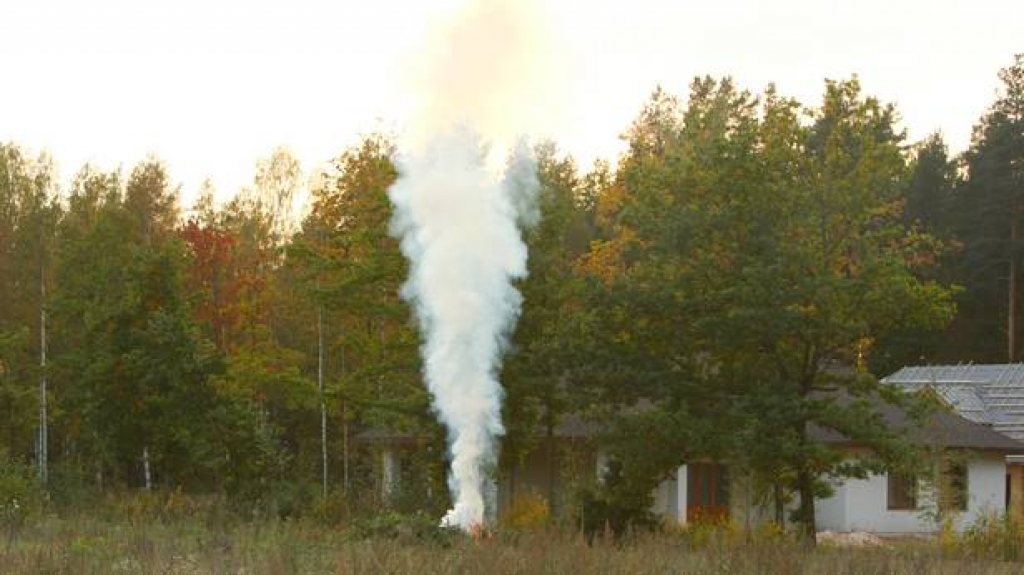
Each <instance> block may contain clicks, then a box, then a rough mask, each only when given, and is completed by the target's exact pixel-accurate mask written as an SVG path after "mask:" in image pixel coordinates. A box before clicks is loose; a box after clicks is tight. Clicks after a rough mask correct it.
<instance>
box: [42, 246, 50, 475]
mask: <svg viewBox="0 0 1024 575" xmlns="http://www.w3.org/2000/svg"><path fill="white" fill-rule="evenodd" d="M46 385H47V381H46V279H45V277H44V275H43V266H42V265H40V266H39V480H40V482H42V484H43V486H44V487H45V486H46V482H47V479H48V476H49V452H48V451H47V446H48V445H49V441H50V438H49V428H48V427H47V419H48V418H47V413H46V411H47V404H46Z"/></svg>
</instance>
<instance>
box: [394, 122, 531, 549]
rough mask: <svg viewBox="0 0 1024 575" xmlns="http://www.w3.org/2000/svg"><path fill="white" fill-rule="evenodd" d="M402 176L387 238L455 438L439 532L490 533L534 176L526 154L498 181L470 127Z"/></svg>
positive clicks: (403, 166) (416, 159) (409, 162)
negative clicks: (502, 373)
mask: <svg viewBox="0 0 1024 575" xmlns="http://www.w3.org/2000/svg"><path fill="white" fill-rule="evenodd" d="M397 164H398V171H399V178H398V180H397V181H396V182H395V183H394V185H392V186H391V188H390V189H389V190H388V195H389V197H390V198H391V202H392V204H393V205H394V207H395V215H394V219H393V220H392V223H391V233H392V235H393V236H395V237H396V238H398V239H399V240H400V241H401V247H402V252H403V254H404V255H405V257H406V258H407V259H408V260H409V262H410V272H409V278H408V280H407V281H406V283H405V284H404V285H403V287H402V292H401V294H402V297H403V298H404V299H406V300H407V301H408V302H409V303H410V304H412V306H413V308H414V310H415V312H416V317H417V319H418V321H419V327H420V331H421V333H422V335H423V339H424V344H423V347H422V349H421V353H422V356H423V361H424V379H425V381H426V384H427V388H428V389H429V391H430V393H431V395H432V398H433V407H434V410H435V411H436V412H437V414H438V417H439V418H440V420H441V421H442V423H444V425H445V426H446V427H447V429H448V439H449V453H450V456H451V469H450V473H449V479H448V481H449V487H450V489H451V492H452V495H453V497H454V506H453V508H452V509H451V510H450V511H449V512H448V513H447V514H446V515H445V517H444V519H442V522H441V523H442V525H446V526H453V527H459V528H461V529H463V530H466V531H470V530H471V529H473V528H474V527H476V526H479V525H481V524H482V523H483V521H484V511H485V504H484V495H483V492H484V483H485V481H487V475H488V473H489V472H490V470H491V469H493V466H494V464H495V463H496V461H497V440H498V438H499V437H500V436H501V435H502V434H503V432H504V428H503V427H502V424H501V401H502V397H503V394H504V392H503V390H502V387H501V384H500V383H499V381H498V373H499V370H500V364H501V358H502V355H503V353H504V351H505V350H506V348H507V344H508V337H509V334H510V333H511V330H512V328H513V326H514V325H515V321H516V319H517V318H518V317H519V313H520V308H521V304H522V296H521V295H520V294H519V292H518V291H517V290H516V289H515V287H514V286H513V285H512V282H513V281H514V280H516V279H520V278H524V277H526V271H527V269H526V258H527V250H526V244H525V243H524V241H523V238H522V233H521V230H522V229H524V228H525V227H528V226H530V225H533V224H534V223H536V221H537V219H538V218H539V213H538V211H537V207H536V201H535V200H536V195H537V190H538V187H539V186H538V182H537V176H536V166H535V162H534V158H533V156H532V154H531V152H530V149H529V147H528V146H527V145H526V144H525V143H524V142H520V144H519V145H518V146H517V147H516V148H515V149H514V150H513V152H512V155H511V157H510V160H509V163H508V165H507V167H506V170H505V173H504V177H503V178H501V179H498V178H496V177H495V176H494V175H493V174H492V173H490V172H489V171H488V170H487V168H486V165H485V160H484V152H483V146H482V144H481V139H480V136H479V135H478V134H477V133H476V131H475V130H474V129H472V128H471V127H469V126H465V125H463V126H456V127H453V128H451V129H449V130H448V131H446V132H443V133H440V134H437V135H435V136H433V137H431V138H429V139H428V140H427V141H426V143H425V144H424V145H423V146H422V148H421V149H419V150H417V151H416V152H414V153H412V154H410V155H409V156H407V157H404V158H399V159H398V162H397Z"/></svg>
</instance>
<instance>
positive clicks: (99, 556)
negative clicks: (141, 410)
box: [0, 509, 1024, 575]
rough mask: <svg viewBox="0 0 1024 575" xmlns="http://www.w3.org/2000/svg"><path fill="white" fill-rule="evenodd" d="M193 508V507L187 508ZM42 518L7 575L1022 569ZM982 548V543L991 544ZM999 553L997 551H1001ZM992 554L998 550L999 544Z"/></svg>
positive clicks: (203, 518)
mask: <svg viewBox="0 0 1024 575" xmlns="http://www.w3.org/2000/svg"><path fill="white" fill-rule="evenodd" d="M193 511H195V510H193ZM132 513H138V512H137V511H131V510H130V509H129V510H128V511H126V512H124V514H122V515H120V516H115V514H113V513H111V514H109V515H107V516H99V515H96V514H89V515H85V514H79V515H76V516H68V517H63V518H58V517H53V516H50V517H44V518H42V519H40V520H38V521H36V522H34V523H32V524H30V525H26V526H24V528H23V529H21V530H20V531H19V534H18V536H17V537H16V538H15V539H14V540H13V541H12V542H11V544H10V546H9V547H7V548H0V572H4V573H7V572H10V573H75V574H78V573H268V574H277V573H417V574H423V573H659V574H660V573H702V574H703V573H771V574H787V573H838V574H844V573H850V574H853V573H857V574H861V573H897V574H898V573H907V574H914V575H918V574H921V573H1020V572H1022V571H1024V564H1022V563H1011V562H1000V561H994V560H989V559H984V558H981V557H979V556H978V555H977V554H974V553H966V552H958V551H955V550H954V551H951V550H949V549H946V550H944V549H942V548H941V547H940V546H939V545H937V544H935V543H934V542H910V543H902V544H896V545H893V546H891V548H889V549H836V548H826V547H819V548H817V549H808V548H805V547H802V546H800V545H799V544H797V543H796V542H794V541H792V540H790V539H788V538H786V537H785V536H758V535H746V534H736V533H734V532H733V533H730V532H727V531H724V530H723V531H721V532H701V533H700V535H699V537H694V536H693V535H692V534H689V533H685V532H679V533H660V534H636V535H634V536H632V537H626V538H624V539H619V540H614V539H612V538H611V537H605V538H600V537H599V538H597V539H596V540H595V541H594V542H593V543H592V544H588V543H587V542H586V540H585V538H583V537H582V536H580V535H578V534H575V533H572V532H566V531H559V530H539V531H511V530H506V531H502V532H499V533H498V534H497V535H496V536H495V537H493V538H490V539H486V540H481V541H477V540H473V539H471V538H468V537H465V536H462V535H460V534H455V533H439V532H436V531H432V529H433V527H432V526H433V522H429V523H428V522H426V519H425V518H418V519H415V520H411V521H405V520H403V519H401V518H392V519H382V520H376V522H371V523H367V524H363V525H350V526H348V527H345V528H341V527H328V526H325V525H324V524H323V523H319V522H315V521H312V520H292V521H288V520H277V519H274V520H245V521H243V520H240V519H235V518H232V517H230V516H224V515H218V514H216V513H212V512H209V511H207V512H204V511H202V510H200V511H198V512H197V513H196V515H195V516H185V515H176V514H168V513H166V512H162V514H156V515H142V514H137V515H132ZM989 540H990V539H986V541H989ZM1000 545H1002V543H1001V544H1000ZM1000 548H1001V547H1000Z"/></svg>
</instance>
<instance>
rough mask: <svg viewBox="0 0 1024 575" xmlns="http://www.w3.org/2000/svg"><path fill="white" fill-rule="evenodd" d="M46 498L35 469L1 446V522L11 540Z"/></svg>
mask: <svg viewBox="0 0 1024 575" xmlns="http://www.w3.org/2000/svg"><path fill="white" fill-rule="evenodd" d="M45 501H46V498H45V494H44V492H43V490H42V489H41V488H40V486H39V483H38V480H37V479H36V477H35V473H34V471H33V469H32V468H31V467H30V466H28V465H26V464H24V463H22V462H21V461H18V460H16V459H14V458H12V457H11V456H10V455H9V454H8V453H7V452H6V451H3V450H0V526H2V527H3V529H4V531H5V532H6V535H7V541H8V544H9V543H10V542H11V541H12V540H13V539H14V537H15V536H16V535H17V533H18V531H20V530H21V528H22V527H23V526H24V525H25V523H26V522H28V521H29V520H30V519H32V518H33V517H36V516H37V515H39V514H40V513H41V512H42V510H43V505H44V503H45Z"/></svg>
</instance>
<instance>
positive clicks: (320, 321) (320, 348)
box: [316, 304, 327, 497]
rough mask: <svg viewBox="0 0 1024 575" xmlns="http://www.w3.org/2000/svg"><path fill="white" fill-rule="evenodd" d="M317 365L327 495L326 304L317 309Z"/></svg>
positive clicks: (325, 493) (324, 484)
mask: <svg viewBox="0 0 1024 575" xmlns="http://www.w3.org/2000/svg"><path fill="white" fill-rule="evenodd" d="M316 334H317V366H316V379H317V386H318V387H319V390H320V456H321V464H322V465H323V495H324V497H327V405H326V401H325V400H324V306H323V304H319V305H318V306H317V309H316Z"/></svg>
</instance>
